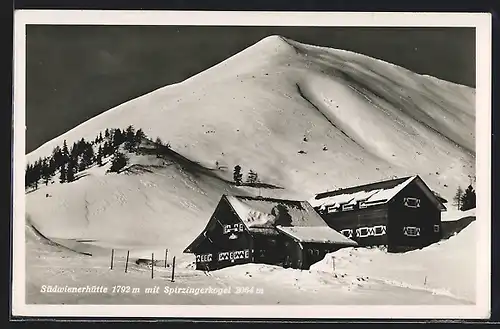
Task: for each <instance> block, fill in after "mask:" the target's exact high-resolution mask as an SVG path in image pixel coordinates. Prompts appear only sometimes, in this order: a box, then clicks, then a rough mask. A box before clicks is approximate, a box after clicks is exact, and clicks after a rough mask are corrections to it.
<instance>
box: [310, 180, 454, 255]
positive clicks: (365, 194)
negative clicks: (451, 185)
mask: <svg viewBox="0 0 500 329" xmlns="http://www.w3.org/2000/svg"><path fill="white" fill-rule="evenodd" d="M322 200H324V201H322ZM313 205H314V206H315V209H316V211H318V213H319V214H320V215H321V217H322V218H323V219H324V220H325V222H326V223H327V224H328V225H329V226H330V227H332V228H334V229H335V230H337V231H339V232H340V233H342V234H344V235H345V236H347V237H349V238H351V239H353V240H355V241H356V242H357V243H358V245H359V246H377V245H383V246H387V247H388V250H389V251H404V250H409V249H415V248H422V247H424V246H427V245H429V244H432V243H434V242H437V241H439V240H440V239H441V237H442V228H441V211H443V210H445V209H446V208H445V207H444V205H443V204H442V203H441V201H440V199H439V198H437V197H436V196H435V194H434V193H433V192H432V191H431V190H430V189H429V188H428V187H427V185H425V183H424V182H423V181H422V179H421V178H420V177H418V176H413V177H404V178H398V179H394V180H390V181H383V182H378V183H373V184H368V185H363V186H357V187H352V188H348V189H341V190H337V191H332V192H326V193H321V194H318V195H317V196H316V197H315V200H314V202H313ZM346 205H347V206H346Z"/></svg>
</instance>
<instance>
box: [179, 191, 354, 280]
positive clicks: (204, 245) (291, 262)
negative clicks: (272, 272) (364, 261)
mask: <svg viewBox="0 0 500 329" xmlns="http://www.w3.org/2000/svg"><path fill="white" fill-rule="evenodd" d="M315 236H317V237H318V238H317V239H315ZM354 245H356V243H355V242H354V241H352V240H350V239H348V238H346V237H344V236H342V235H341V234H340V233H338V232H336V231H334V230H333V229H331V228H330V227H329V226H328V225H327V224H326V223H325V222H324V221H323V219H322V218H321V217H320V216H319V215H318V214H317V213H316V212H315V211H314V209H313V208H312V206H311V205H310V204H309V203H307V202H306V201H292V200H281V199H268V198H256V197H255V198H254V197H235V196H226V195H223V196H222V198H221V200H220V202H219V204H218V205H217V207H216V209H215V211H214V213H213V214H212V216H211V218H210V220H209V222H208V224H207V226H206V227H205V229H204V230H203V232H202V233H201V234H200V235H199V236H198V237H197V238H196V239H195V240H194V241H193V242H192V243H191V245H189V246H188V247H187V248H186V250H185V251H184V252H186V253H194V254H195V255H196V269H198V270H206V271H210V270H216V269H221V268H225V267H228V266H233V265H238V264H245V263H264V264H273V265H278V266H283V267H291V268H299V269H308V268H309V266H310V265H311V264H313V263H315V262H317V261H319V260H321V259H322V258H323V257H324V256H325V254H326V253H328V252H332V251H334V250H337V249H339V248H342V247H345V246H354Z"/></svg>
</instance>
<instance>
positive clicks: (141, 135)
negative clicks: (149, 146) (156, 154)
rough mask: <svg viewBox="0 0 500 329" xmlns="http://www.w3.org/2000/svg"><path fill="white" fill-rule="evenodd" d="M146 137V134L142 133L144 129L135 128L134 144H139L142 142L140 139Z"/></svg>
mask: <svg viewBox="0 0 500 329" xmlns="http://www.w3.org/2000/svg"><path fill="white" fill-rule="evenodd" d="M145 137H146V134H144V131H142V129H140V128H139V129H137V131H136V132H135V143H136V145H138V146H139V145H140V144H141V142H142V139H143V138H145Z"/></svg>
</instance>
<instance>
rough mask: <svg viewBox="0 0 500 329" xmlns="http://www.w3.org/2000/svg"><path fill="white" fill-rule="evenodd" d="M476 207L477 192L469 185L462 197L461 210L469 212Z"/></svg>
mask: <svg viewBox="0 0 500 329" xmlns="http://www.w3.org/2000/svg"><path fill="white" fill-rule="evenodd" d="M475 207H476V191H474V188H473V187H472V185H469V186H468V187H467V189H466V190H465V192H464V194H463V195H462V207H461V208H460V210H463V211H465V210H469V209H472V208H475Z"/></svg>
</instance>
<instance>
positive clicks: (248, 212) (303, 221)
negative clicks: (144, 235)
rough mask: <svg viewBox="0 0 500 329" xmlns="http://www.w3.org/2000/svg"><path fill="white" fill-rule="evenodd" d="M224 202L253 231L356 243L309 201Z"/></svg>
mask: <svg viewBox="0 0 500 329" xmlns="http://www.w3.org/2000/svg"><path fill="white" fill-rule="evenodd" d="M225 201H227V202H228V203H229V205H230V206H231V208H232V209H233V210H234V212H235V213H236V215H237V216H238V217H239V218H240V219H241V221H242V222H243V224H244V225H245V227H246V228H247V229H248V231H249V232H250V233H251V234H259V235H278V234H279V233H280V232H281V233H284V234H286V235H288V236H290V237H291V238H293V239H296V240H298V241H303V242H317V243H338V244H341V245H356V243H355V242H354V241H352V240H350V239H349V238H347V237H345V236H344V235H342V234H340V233H339V232H337V231H335V230H334V229H332V228H330V227H329V226H328V225H327V224H326V222H325V221H324V220H323V218H321V216H320V215H319V214H318V213H317V212H316V211H315V210H314V208H313V207H312V206H311V205H310V204H309V202H307V201H295V200H284V199H272V198H262V197H249V196H230V195H223V196H222V198H221V201H220V202H225ZM215 220H216V218H215V217H214V216H212V218H211V220H210V221H209V222H208V224H207V225H206V227H205V229H204V230H203V232H202V233H201V234H200V235H198V237H197V238H196V239H195V240H194V241H193V242H192V243H191V244H190V245H189V246H188V247H187V248H186V249H185V250H184V252H193V250H195V248H196V247H197V246H198V245H199V244H200V243H201V242H202V241H203V240H204V239H205V238H206V236H205V233H206V232H207V230H208V229H209V228H210V227H211V222H214V221H215ZM278 227H279V228H278ZM303 229H304V230H303ZM353 243H354V244H353Z"/></svg>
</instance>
